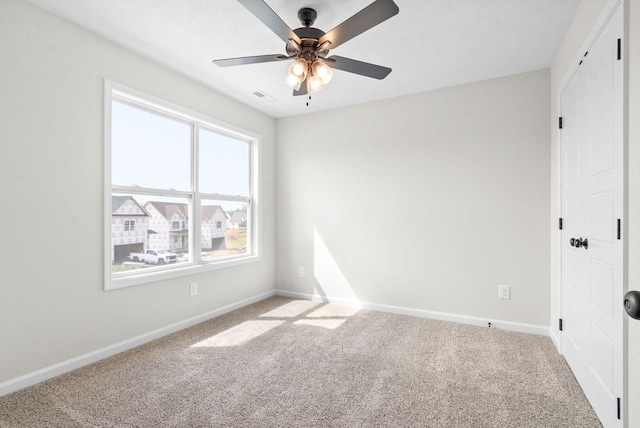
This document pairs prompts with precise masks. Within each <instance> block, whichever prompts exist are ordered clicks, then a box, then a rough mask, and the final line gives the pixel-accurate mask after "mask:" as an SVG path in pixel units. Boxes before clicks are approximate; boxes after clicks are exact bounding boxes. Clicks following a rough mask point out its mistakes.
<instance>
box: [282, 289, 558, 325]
mask: <svg viewBox="0 0 640 428" xmlns="http://www.w3.org/2000/svg"><path fill="white" fill-rule="evenodd" d="M275 294H276V295H277V296H283V297H290V298H294V299H304V300H314V301H322V302H327V303H339V304H342V305H348V306H356V307H360V308H364V309H372V310H374V311H381V312H391V313H394V314H400V315H411V316H415V317H421V318H430V319H435V320H441V321H452V322H457V323H462V324H470V325H477V326H481V327H487V326H488V325H489V323H491V327H493V328H500V329H503V330H510V331H517V332H520V333H530V334H539V335H542V336H549V333H550V330H549V327H548V326H542V325H534V324H523V323H517V322H511V321H502V320H495V319H488V318H478V317H470V316H466V315H457V314H448V313H444V312H434V311H426V310H423V309H412V308H405V307H401V306H391V305H383V304H379V303H367V302H358V301H353V300H347V299H340V298H333V297H325V296H320V295H318V294H306V293H296V292H293V291H286V290H276V292H275Z"/></svg>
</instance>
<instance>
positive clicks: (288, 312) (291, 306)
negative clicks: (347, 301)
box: [260, 300, 320, 318]
mask: <svg viewBox="0 0 640 428" xmlns="http://www.w3.org/2000/svg"><path fill="white" fill-rule="evenodd" d="M319 304H320V302H312V301H310V300H294V301H292V302H289V303H287V304H284V305H282V306H280V307H277V308H275V309H274V310H272V311H269V312H267V313H266V314H262V315H260V317H267V318H295V317H297V316H300V315H302V314H303V313H305V312H307V311H308V310H310V309H313V308H315V307H316V306H318V305H319Z"/></svg>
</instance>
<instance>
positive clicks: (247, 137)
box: [104, 79, 262, 290]
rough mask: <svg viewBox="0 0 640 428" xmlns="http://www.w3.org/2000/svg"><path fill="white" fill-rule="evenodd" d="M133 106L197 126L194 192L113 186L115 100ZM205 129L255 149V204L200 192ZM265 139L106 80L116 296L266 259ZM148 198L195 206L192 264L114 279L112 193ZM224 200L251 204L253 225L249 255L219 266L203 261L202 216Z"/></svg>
mask: <svg viewBox="0 0 640 428" xmlns="http://www.w3.org/2000/svg"><path fill="white" fill-rule="evenodd" d="M114 99H115V100H118V101H122V102H126V103H129V104H132V105H134V106H136V107H139V108H141V109H143V110H148V111H151V112H153V113H157V114H160V115H162V116H168V117H170V118H172V119H177V120H180V121H183V122H186V123H188V124H190V125H191V126H192V132H191V135H192V137H191V174H192V176H191V182H192V188H191V190H190V191H187V192H185V191H162V192H159V191H158V190H156V189H145V188H140V187H130V188H129V187H127V186H114V185H113V184H112V182H111V167H112V165H111V106H112V101H113V100H114ZM200 129H205V130H209V131H213V132H217V133H221V134H225V135H228V136H230V137H233V138H236V139H238V140H242V141H245V142H247V143H248V144H249V147H250V153H249V195H248V196H249V198H248V199H247V198H246V197H238V196H232V195H219V194H205V193H200V192H199V190H198V180H197V177H198V168H199V162H198V153H197V139H198V134H199V130H200ZM260 142H261V138H260V136H259V135H257V134H254V133H252V132H249V131H247V130H244V129H241V128H238V127H236V126H234V125H231V124H228V123H225V122H222V121H219V120H217V119H213V118H211V117H209V116H206V115H203V114H201V113H198V112H195V111H192V110H189V109H187V108H185V107H182V106H179V105H177V104H173V103H171V102H169V101H165V100H162V99H160V98H157V97H154V96H152V95H149V94H146V93H144V92H142V91H139V90H136V89H133V88H130V87H127V86H125V85H121V84H119V83H116V82H113V81H110V80H106V79H105V84H104V207H105V211H104V242H105V243H104V289H105V290H114V289H119V288H124V287H130V286H134V285H139V284H146V283H150V282H157V281H161V280H165V279H170V278H177V277H182V276H187V275H194V274H198V273H201V272H206V271H211V270H216V269H222V268H227V267H231V266H237V265H241V264H245V263H251V262H256V261H259V260H260V259H261V256H260V253H261V248H262V247H261V233H260V223H261V219H262V215H261V204H260V203H259V202H260V199H259V197H260V181H261V180H260V168H259V166H260V161H261V158H260V145H261V143H260ZM129 191H132V192H133V194H134V195H135V194H147V195H152V196H172V197H182V198H186V199H188V200H189V201H190V203H189V209H190V213H189V218H190V219H191V220H190V221H189V223H188V228H189V237H190V239H189V254H190V260H189V261H188V262H182V263H179V264H177V265H163V266H158V267H153V268H148V269H142V270H140V271H130V272H119V273H117V274H115V275H114V274H113V273H112V258H111V255H112V250H113V249H112V242H111V233H112V230H111V227H112V223H111V221H112V214H113V212H112V206H111V201H112V193H123V194H129V193H128V192H129ZM202 199H205V200H210V199H215V200H220V201H229V202H233V201H235V202H246V203H247V212H248V219H247V223H248V224H249V225H250V227H249V228H248V230H249V233H248V235H247V252H246V253H244V254H242V255H238V256H228V257H220V258H217V259H213V260H206V261H205V260H202V259H201V252H200V248H201V231H200V228H201V227H202V215H201V209H200V207H201V200H202Z"/></svg>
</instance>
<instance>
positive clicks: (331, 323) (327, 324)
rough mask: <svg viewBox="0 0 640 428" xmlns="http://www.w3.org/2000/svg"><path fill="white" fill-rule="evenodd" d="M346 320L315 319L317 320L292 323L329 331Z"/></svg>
mask: <svg viewBox="0 0 640 428" xmlns="http://www.w3.org/2000/svg"><path fill="white" fill-rule="evenodd" d="M345 321H346V320H345V319H342V320H341V319H317V320H308V319H304V320H298V321H296V322H294V323H293V324H294V325H311V326H314V327H324V328H328V329H330V330H335V329H336V328H338V327H340V326H341V325H342V324H343V323H344V322H345Z"/></svg>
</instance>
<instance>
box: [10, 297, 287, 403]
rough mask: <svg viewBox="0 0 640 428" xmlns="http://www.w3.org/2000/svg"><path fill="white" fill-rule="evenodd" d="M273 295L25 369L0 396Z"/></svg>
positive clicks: (232, 305)
mask: <svg viewBox="0 0 640 428" xmlns="http://www.w3.org/2000/svg"><path fill="white" fill-rule="evenodd" d="M274 295H275V291H268V292H266V293H262V294H258V295H257V296H253V297H249V298H247V299H244V300H241V301H239V302H236V303H232V304H230V305H227V306H223V307H221V308H218V309H214V310H212V311H209V312H206V313H204V314H201V315H198V316H195V317H192V318H189V319H186V320H184V321H180V322H177V323H175V324H171V325H168V326H166V327H163V328H159V329H157V330H154V331H151V332H149V333H145V334H142V335H140V336H136V337H133V338H131V339H127V340H124V341H122V342H119V343H115V344H113V345H110V346H107V347H105V348H102V349H98V350H96V351H92V352H89V353H87V354H84V355H80V356H78V357H75V358H72V359H70V360H67V361H63V362H61V363H58V364H54V365H52V366H49V367H45V368H43V369H40V370H36V371H34V372H31V373H27V374H25V375H22V376H19V377H17V378H15V379H10V380H8V381H6V382H2V383H0V397H2V396H3V395H7V394H10V393H12V392H14V391H18V390H20V389H23V388H26V387H28V386H32V385H35V384H38V383H40V382H43V381H45V380H48V379H51V378H54V377H56V376H59V375H61V374H64V373H67V372H70V371H72V370H75V369H78V368H80V367H84V366H86V365H89V364H92V363H95V362H97V361H100V360H103V359H105V358H107V357H111V356H113V355H116V354H119V353H121V352H124V351H127V350H129V349H132V348H135V347H136V346H140V345H143V344H145V343H147V342H151V341H152V340H156V339H159V338H161V337H163V336H166V335H168V334H171V333H175V332H177V331H180V330H184V329H185V328H188V327H191V326H194V325H196V324H200V323H201V322H204V321H207V320H210V319H212V318H215V317H218V316H220V315H223V314H226V313H228V312H231V311H235V310H236V309H240V308H242V307H244V306H247V305H250V304H252V303H255V302H259V301H260V300H264V299H266V298H269V297H271V296H274Z"/></svg>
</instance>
